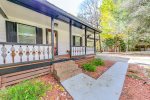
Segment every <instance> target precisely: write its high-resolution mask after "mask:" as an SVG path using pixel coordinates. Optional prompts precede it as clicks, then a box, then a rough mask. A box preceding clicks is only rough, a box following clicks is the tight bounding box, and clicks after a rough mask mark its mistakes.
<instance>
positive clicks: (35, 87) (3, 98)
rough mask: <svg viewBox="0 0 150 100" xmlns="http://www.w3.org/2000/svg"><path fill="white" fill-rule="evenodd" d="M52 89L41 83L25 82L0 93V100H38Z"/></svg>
mask: <svg viewBox="0 0 150 100" xmlns="http://www.w3.org/2000/svg"><path fill="white" fill-rule="evenodd" d="M50 88H52V87H51V85H46V84H45V83H43V82H41V81H37V80H36V81H35V80H34V81H33V80H30V81H25V82H22V83H20V84H17V85H15V86H12V87H9V88H7V89H5V90H1V91H0V100H39V99H40V97H42V96H43V95H44V93H45V92H46V91H47V90H48V89H50Z"/></svg>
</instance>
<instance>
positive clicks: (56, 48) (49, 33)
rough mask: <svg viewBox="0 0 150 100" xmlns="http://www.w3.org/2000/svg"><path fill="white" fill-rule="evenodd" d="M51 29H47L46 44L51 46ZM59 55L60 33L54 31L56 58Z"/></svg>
mask: <svg viewBox="0 0 150 100" xmlns="http://www.w3.org/2000/svg"><path fill="white" fill-rule="evenodd" d="M51 35H52V34H51V29H46V44H51V42H52V41H51V40H52V39H51ZM57 55H58V32H57V31H54V56H57Z"/></svg>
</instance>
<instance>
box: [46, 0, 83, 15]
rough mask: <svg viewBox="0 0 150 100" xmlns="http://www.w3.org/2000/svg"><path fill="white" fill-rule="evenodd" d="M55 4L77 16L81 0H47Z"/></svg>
mask: <svg viewBox="0 0 150 100" xmlns="http://www.w3.org/2000/svg"><path fill="white" fill-rule="evenodd" d="M47 1H49V2H50V3H52V4H54V5H55V6H57V7H59V8H61V9H63V10H64V11H67V12H68V13H70V14H73V15H75V16H77V14H78V11H79V7H80V4H81V3H82V1H83V0H47Z"/></svg>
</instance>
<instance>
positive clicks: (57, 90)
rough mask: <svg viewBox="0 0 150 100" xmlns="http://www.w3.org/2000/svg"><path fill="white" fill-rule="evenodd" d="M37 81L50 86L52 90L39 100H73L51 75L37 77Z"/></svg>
mask: <svg viewBox="0 0 150 100" xmlns="http://www.w3.org/2000/svg"><path fill="white" fill-rule="evenodd" d="M39 80H42V81H44V82H45V83H46V84H51V85H52V90H50V91H47V92H46V95H45V96H44V97H42V98H41V100H73V98H72V97H71V96H70V94H69V93H68V92H67V91H66V90H65V89H64V88H63V87H62V85H61V84H60V83H59V82H58V81H57V80H56V79H55V78H54V76H53V75H51V74H49V75H45V76H41V77H39Z"/></svg>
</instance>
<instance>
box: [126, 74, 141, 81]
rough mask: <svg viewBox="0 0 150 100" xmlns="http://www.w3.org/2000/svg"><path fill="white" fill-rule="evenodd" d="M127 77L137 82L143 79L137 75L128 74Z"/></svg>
mask: <svg viewBox="0 0 150 100" xmlns="http://www.w3.org/2000/svg"><path fill="white" fill-rule="evenodd" d="M127 76H128V77H130V78H133V79H136V80H141V79H142V78H141V77H139V76H138V75H136V74H127Z"/></svg>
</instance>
